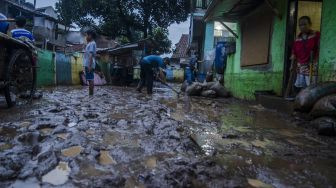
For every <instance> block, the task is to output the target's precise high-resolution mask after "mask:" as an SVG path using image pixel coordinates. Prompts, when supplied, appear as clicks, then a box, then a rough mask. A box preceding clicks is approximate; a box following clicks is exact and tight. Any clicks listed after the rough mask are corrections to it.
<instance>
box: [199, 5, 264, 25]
mask: <svg viewBox="0 0 336 188" xmlns="http://www.w3.org/2000/svg"><path fill="white" fill-rule="evenodd" d="M263 2H265V0H213V1H212V3H211V4H210V6H209V8H208V9H207V11H206V13H205V16H204V20H205V21H206V22H207V21H210V20H222V21H225V22H237V21H239V20H240V19H241V18H243V17H244V16H246V15H248V14H249V13H251V12H252V11H253V10H255V9H256V8H257V7H258V6H259V5H261V4H262V3H263Z"/></svg>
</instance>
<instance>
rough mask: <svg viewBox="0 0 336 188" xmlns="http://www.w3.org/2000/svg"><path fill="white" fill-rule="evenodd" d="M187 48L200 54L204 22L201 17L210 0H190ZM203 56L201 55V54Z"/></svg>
mask: <svg viewBox="0 0 336 188" xmlns="http://www.w3.org/2000/svg"><path fill="white" fill-rule="evenodd" d="M190 2H191V5H190V6H191V13H190V27H189V45H188V48H189V50H193V51H195V52H199V53H200V54H201V56H202V52H203V44H204V43H203V42H204V32H205V25H206V24H205V23H204V21H203V17H204V15H205V11H206V9H207V7H208V5H209V3H210V2H211V0H191V1H190ZM202 57H203V56H202Z"/></svg>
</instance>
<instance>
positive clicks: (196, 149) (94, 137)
mask: <svg viewBox="0 0 336 188" xmlns="http://www.w3.org/2000/svg"><path fill="white" fill-rule="evenodd" d="M158 86H160V85H158ZM0 116H1V117H4V118H1V119H0V151H1V152H0V166H1V168H0V180H1V181H0V187H9V186H11V185H16V186H18V185H22V183H23V182H25V181H21V180H22V179H25V180H26V181H27V186H28V185H32V186H40V185H56V186H63V187H67V186H69V187H107V186H106V185H109V186H110V187H269V186H273V187H298V186H302V187H334V186H336V180H335V178H334V177H333V174H336V162H335V161H336V160H335V159H336V154H335V153H336V152H335V151H336V142H335V140H334V139H329V138H324V137H319V136H317V135H315V134H312V133H311V132H309V131H307V130H306V129H303V128H300V127H297V126H295V124H294V123H293V122H294V121H293V118H292V117H290V116H285V115H282V114H280V113H278V112H275V111H269V110H267V109H265V108H262V107H260V106H258V105H255V104H253V103H248V102H244V101H238V100H236V99H225V100H222V99H214V100H209V99H205V98H201V97H195V98H190V97H184V96H182V97H180V98H177V96H176V94H174V93H173V92H172V91H170V90H169V89H167V88H164V87H161V86H160V88H158V89H156V90H154V94H153V96H146V95H145V94H139V93H136V92H134V88H122V87H97V88H96V95H95V96H94V97H88V96H87V88H70V87H69V88H65V87H59V88H53V89H50V90H45V93H44V98H43V99H42V100H40V101H36V102H34V104H33V105H32V106H30V107H24V108H20V109H14V110H13V111H12V112H11V113H9V112H8V111H5V112H3V111H0ZM27 143H29V144H27ZM59 161H61V162H59ZM31 169H34V170H31ZM41 180H42V181H41Z"/></svg>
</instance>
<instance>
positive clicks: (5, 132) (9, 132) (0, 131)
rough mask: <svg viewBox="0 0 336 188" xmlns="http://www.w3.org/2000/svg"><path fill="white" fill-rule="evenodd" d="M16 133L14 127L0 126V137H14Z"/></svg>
mask: <svg viewBox="0 0 336 188" xmlns="http://www.w3.org/2000/svg"><path fill="white" fill-rule="evenodd" d="M16 134H17V133H16V128H10V127H0V137H4V138H14V137H15V136H16Z"/></svg>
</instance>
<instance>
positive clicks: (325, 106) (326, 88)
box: [295, 82, 336, 136]
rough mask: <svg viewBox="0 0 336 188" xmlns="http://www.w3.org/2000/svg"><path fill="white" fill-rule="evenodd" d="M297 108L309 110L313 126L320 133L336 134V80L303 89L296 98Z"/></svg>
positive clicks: (326, 134)
mask: <svg viewBox="0 0 336 188" xmlns="http://www.w3.org/2000/svg"><path fill="white" fill-rule="evenodd" d="M295 109H296V110H298V111H301V112H309V113H310V115H311V116H312V117H313V119H314V120H313V121H312V126H313V127H315V128H317V130H318V132H319V134H320V135H325V136H335V135H336V82H327V83H323V84H320V85H317V86H310V87H308V88H306V89H304V90H302V91H301V92H300V93H299V95H298V96H297V97H296V100H295Z"/></svg>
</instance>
